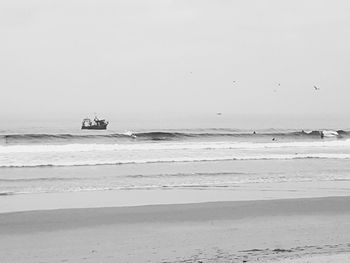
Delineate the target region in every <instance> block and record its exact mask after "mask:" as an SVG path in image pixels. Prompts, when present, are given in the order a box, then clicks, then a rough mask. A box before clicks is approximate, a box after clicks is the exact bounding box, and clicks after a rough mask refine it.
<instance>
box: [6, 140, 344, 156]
mask: <svg viewBox="0 0 350 263" xmlns="http://www.w3.org/2000/svg"><path fill="white" fill-rule="evenodd" d="M301 147H305V148H315V147H322V148H325V147H338V148H339V147H350V139H347V140H334V141H321V140H320V141H312V142H310V141H308V142H268V143H266V142H265V143H260V142H255V143H254V142H176V143H168V142H167V143H135V144H65V145H52V144H51V145H50V144H48V145H10V146H0V154H7V153H48V152H57V153H64V152H67V153H70V152H95V151H120V150H132V151H133V150H191V149H193V150H200V149H276V148H301Z"/></svg>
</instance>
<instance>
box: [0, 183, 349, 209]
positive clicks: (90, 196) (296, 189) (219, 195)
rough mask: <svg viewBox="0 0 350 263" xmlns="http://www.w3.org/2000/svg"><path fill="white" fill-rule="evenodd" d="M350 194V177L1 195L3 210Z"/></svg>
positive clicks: (0, 205)
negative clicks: (171, 187) (219, 186)
mask: <svg viewBox="0 0 350 263" xmlns="http://www.w3.org/2000/svg"><path fill="white" fill-rule="evenodd" d="M332 196H350V181H321V182H294V183H293V182H288V183H254V184H237V185H236V186H235V187H231V188H221V189H218V188H217V189H210V188H202V189H201V188H200V189H156V190H151V189H141V190H106V191H102V190H101V191H80V192H62V193H28V194H27V193H26V194H13V195H3V196H0V214H2V213H11V212H20V211H36V210H55V209H71V208H72V209H74V208H99V207H129V206H145V205H164V204H165V205H171V204H189V203H207V202H226V201H228V202H229V201H253V200H278V199H299V198H321V197H332Z"/></svg>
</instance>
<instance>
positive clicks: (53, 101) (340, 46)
mask: <svg viewBox="0 0 350 263" xmlns="http://www.w3.org/2000/svg"><path fill="white" fill-rule="evenodd" d="M272 7H273V8H272ZM349 11H350V3H349V2H348V1H345V0H344V1H332V2H331V1H316V0H312V1H301V0H297V1H283V2H282V1H277V0H269V1H264V2H261V1H257V0H254V1H243V0H241V1H225V0H221V1H184V0H177V1H170V0H167V1H165V0H162V1H160V0H157V1H156V0H152V1H147V2H144V1H139V0H133V1H82V0H75V1H43V0H38V1H24V0H16V1H2V2H1V3H0V14H1V15H0V33H1V35H2V37H3V41H1V42H0V56H1V58H2V59H1V62H0V70H1V72H2V74H1V75H2V76H1V78H0V89H1V94H2V98H3V100H2V103H1V107H0V108H1V112H0V116H1V117H3V118H13V119H14V120H20V119H32V118H34V119H35V118H44V119H49V118H61V117H65V116H67V117H68V118H70V117H72V118H73V117H74V118H80V116H87V115H90V116H91V115H92V113H94V112H96V113H98V114H100V115H102V116H103V117H104V116H107V117H109V118H111V117H110V116H111V115H113V118H114V117H115V116H117V117H118V116H124V117H125V118H130V117H135V116H136V117H137V116H158V117H159V118H166V117H167V116H168V115H169V116H170V115H172V114H173V115H176V116H178V115H179V116H187V115H190V116H192V115H193V116H211V115H215V113H216V112H222V113H223V114H224V115H234V114H237V115H249V116H260V115H263V116H270V115H271V116H284V115H285V116H291V115H292V116H294V117H296V118H297V117H298V116H300V118H305V116H310V118H311V117H312V116H316V117H319V118H323V117H324V118H328V119H329V120H331V119H332V118H333V117H334V116H338V115H339V116H344V120H345V117H346V115H347V114H350V104H349V103H348V97H349V95H350V90H349V89H348V83H350V76H349V74H347V69H348V68H349V63H350V53H349V52H348V50H349V46H350V38H349V37H348V35H349V33H350V32H349V31H350V26H349V25H350V16H349ZM279 84H280V85H279ZM314 85H316V86H317V87H319V88H320V90H318V91H316V90H315V89H314ZM136 117H135V118H136Z"/></svg>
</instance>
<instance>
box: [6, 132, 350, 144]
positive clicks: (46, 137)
mask: <svg viewBox="0 0 350 263" xmlns="http://www.w3.org/2000/svg"><path fill="white" fill-rule="evenodd" d="M322 134H323V135H326V136H327V135H329V136H334V137H339V138H343V137H350V131H345V130H338V131H327V130H313V131H304V130H302V131H288V132H284V131H275V130H265V131H256V132H254V131H249V132H248V131H239V130H232V131H231V132H229V131H228V130H226V129H223V130H219V129H218V130H214V131H212V130H211V131H210V132H205V131H200V132H198V131H186V132H178V131H176V132H172V131H149V132H125V133H110V134H69V133H64V134H5V135H1V136H0V138H2V140H3V141H4V142H5V144H12V143H35V142H53V141H57V142H66V141H81V140H90V141H99V140H116V139H128V140H151V141H164V140H165V141H166V140H179V139H186V138H208V137H209V138H210V137H214V138H215V137H248V138H249V137H252V138H254V137H255V138H256V137H266V136H269V137H283V138H284V137H287V138H288V137H290V138H300V137H303V138H320V137H321V135H322Z"/></svg>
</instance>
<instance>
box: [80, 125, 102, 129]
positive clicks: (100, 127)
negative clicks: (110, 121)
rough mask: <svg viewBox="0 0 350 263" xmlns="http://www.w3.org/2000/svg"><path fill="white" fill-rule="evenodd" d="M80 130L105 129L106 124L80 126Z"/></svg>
mask: <svg viewBox="0 0 350 263" xmlns="http://www.w3.org/2000/svg"><path fill="white" fill-rule="evenodd" d="M81 129H82V130H106V129H107V125H91V126H81Z"/></svg>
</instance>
